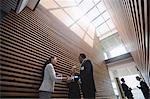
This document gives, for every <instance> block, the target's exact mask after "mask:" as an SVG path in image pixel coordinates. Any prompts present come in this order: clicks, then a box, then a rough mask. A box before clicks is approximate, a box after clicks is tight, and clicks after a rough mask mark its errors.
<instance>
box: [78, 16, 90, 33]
mask: <svg viewBox="0 0 150 99" xmlns="http://www.w3.org/2000/svg"><path fill="white" fill-rule="evenodd" d="M77 23H78V24H79V25H80V26H81V27H82V28H83V29H84V30H85V31H87V28H88V26H89V25H90V21H89V19H88V18H87V17H86V16H84V17H82V18H81V19H80V20H79V21H78V22H77Z"/></svg>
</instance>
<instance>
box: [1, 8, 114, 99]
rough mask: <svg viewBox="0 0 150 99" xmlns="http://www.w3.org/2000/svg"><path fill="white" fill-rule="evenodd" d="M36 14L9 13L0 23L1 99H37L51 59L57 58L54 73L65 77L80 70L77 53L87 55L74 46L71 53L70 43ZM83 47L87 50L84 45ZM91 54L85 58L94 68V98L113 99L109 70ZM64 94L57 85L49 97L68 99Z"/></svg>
mask: <svg viewBox="0 0 150 99" xmlns="http://www.w3.org/2000/svg"><path fill="white" fill-rule="evenodd" d="M39 13H40V12H39V10H36V11H35V12H33V11H31V10H30V9H28V8H26V9H25V10H24V11H22V12H21V13H20V14H16V13H15V12H14V11H11V12H10V13H9V14H8V15H7V16H6V17H5V18H4V19H3V20H2V22H1V23H0V28H1V29H0V40H1V45H0V46H1V48H0V50H1V51H0V54H1V56H0V63H1V67H0V75H1V77H0V91H1V92H0V96H1V98H38V88H39V85H40V83H41V70H42V66H43V64H44V62H45V61H46V59H48V57H49V56H50V55H54V56H57V57H58V64H57V66H56V67H54V68H55V69H56V72H57V73H62V74H63V75H65V76H66V75H69V74H70V73H69V71H70V69H71V67H72V66H74V65H76V66H79V62H78V54H79V52H85V53H88V52H89V49H84V50H82V46H80V47H81V48H79V47H78V46H76V45H77V44H75V46H74V48H76V49H74V48H73V46H72V45H74V44H72V43H71V40H70V44H69V43H68V42H69V41H68V40H66V39H65V38H63V37H61V36H60V35H58V34H57V33H56V32H55V31H54V30H52V28H51V26H49V25H48V24H46V21H45V20H43V17H42V16H40V14H39ZM83 44H84V45H86V46H87V44H86V43H85V42H84V43H83ZM99 49H100V48H99ZM97 50H98V49H97ZM94 51H96V50H95V49H94ZM94 51H93V52H89V55H88V56H90V57H91V59H92V60H93V64H94V78H95V83H96V88H97V98H105V99H113V98H114V93H113V90H112V86H111V81H110V77H109V75H108V70H107V68H106V65H105V64H104V63H103V62H102V60H103V59H102V56H103V55H99V56H101V59H99V62H94V61H95V60H96V58H97V57H98V56H94V55H95V54H96V53H95V52H94ZM77 52H78V53H77ZM90 53H93V54H90ZM99 53H102V52H99ZM67 91H68V88H67V84H66V82H61V83H56V86H55V92H54V93H53V95H52V97H53V98H67V93H68V92H67Z"/></svg>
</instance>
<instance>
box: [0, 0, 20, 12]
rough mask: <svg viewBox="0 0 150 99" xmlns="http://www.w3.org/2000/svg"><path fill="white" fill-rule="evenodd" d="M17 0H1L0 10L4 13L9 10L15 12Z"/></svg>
mask: <svg viewBox="0 0 150 99" xmlns="http://www.w3.org/2000/svg"><path fill="white" fill-rule="evenodd" d="M17 2H18V0H1V1H0V6H1V8H0V9H3V11H5V12H9V11H10V10H11V9H13V10H15V9H16V6H17Z"/></svg>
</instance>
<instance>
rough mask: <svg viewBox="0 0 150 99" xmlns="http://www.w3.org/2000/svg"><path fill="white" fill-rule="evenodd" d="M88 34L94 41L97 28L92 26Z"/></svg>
mask: <svg viewBox="0 0 150 99" xmlns="http://www.w3.org/2000/svg"><path fill="white" fill-rule="evenodd" d="M87 33H88V35H89V36H90V37H91V38H92V39H94V35H95V27H94V26H93V24H90V26H89V28H88V31H87Z"/></svg>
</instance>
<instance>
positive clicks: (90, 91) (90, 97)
mask: <svg viewBox="0 0 150 99" xmlns="http://www.w3.org/2000/svg"><path fill="white" fill-rule="evenodd" d="M79 62H80V78H81V90H82V93H83V97H84V98H85V99H95V93H96V88H95V83H94V77H93V66H92V63H91V61H90V60H89V59H86V55H85V54H83V53H81V54H80V56H79Z"/></svg>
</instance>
